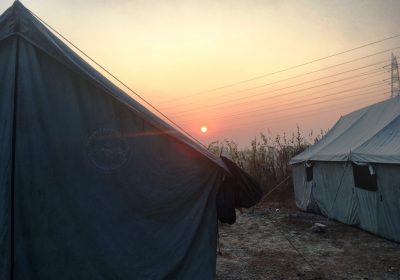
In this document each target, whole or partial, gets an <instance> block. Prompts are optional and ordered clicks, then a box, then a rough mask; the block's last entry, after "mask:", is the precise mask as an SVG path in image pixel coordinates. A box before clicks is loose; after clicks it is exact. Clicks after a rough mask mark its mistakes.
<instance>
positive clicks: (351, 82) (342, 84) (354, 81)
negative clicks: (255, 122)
mask: <svg viewBox="0 0 400 280" xmlns="http://www.w3.org/2000/svg"><path fill="white" fill-rule="evenodd" d="M385 72H387V71H385V70H382V72H379V71H376V73H374V74H372V75H369V76H367V77H365V78H362V79H356V80H351V81H350V82H347V83H341V84H339V85H337V86H333V87H329V88H327V89H324V91H330V90H333V89H337V88H341V87H344V86H347V85H352V84H354V83H358V82H361V81H364V80H367V79H371V77H374V76H378V75H381V74H383V73H385ZM381 82H382V81H381ZM375 83H376V82H374V83H372V84H375ZM357 89H359V88H357ZM302 91H303V90H299V91H298V92H302ZM304 91H308V89H305V90H304ZM316 94H319V92H316V91H313V92H311V93H308V94H303V95H301V96H299V97H295V98H294V99H293V98H292V99H291V100H296V99H300V98H301V99H303V98H304V97H305V96H312V95H316ZM272 97H273V98H271V99H274V98H277V97H280V96H272ZM267 100H268V98H263V99H261V100H250V101H244V102H241V103H239V104H230V105H228V106H224V109H228V108H237V107H242V106H243V105H246V104H252V103H254V102H255V101H257V102H258V101H267ZM282 103H283V104H282ZM285 103H286V101H277V102H275V103H273V104H274V105H285ZM269 104H271V103H269ZM256 108H257V107H256ZM210 110H215V109H213V108H208V109H204V110H202V112H205V111H210ZM186 115H187V114H182V115H180V116H177V117H176V118H178V119H179V118H182V117H184V116H186Z"/></svg>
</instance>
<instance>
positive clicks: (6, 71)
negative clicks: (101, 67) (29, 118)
mask: <svg viewBox="0 0 400 280" xmlns="http://www.w3.org/2000/svg"><path fill="white" fill-rule="evenodd" d="M15 58H16V40H15V38H8V39H6V40H4V41H3V42H0V61H1V66H0V84H1V85H0V279H10V275H9V273H10V269H9V266H10V259H11V258H10V252H11V248H10V237H11V232H10V231H11V228H10V224H11V219H10V218H11V217H10V208H11V203H10V202H11V200H10V198H11V192H10V190H11V188H10V184H11V173H10V170H11V168H12V167H11V162H12V160H11V157H12V130H13V111H12V110H10V106H12V104H13V101H14V100H13V97H14V94H13V93H14V84H15V82H14V81H15V79H14V77H15Z"/></svg>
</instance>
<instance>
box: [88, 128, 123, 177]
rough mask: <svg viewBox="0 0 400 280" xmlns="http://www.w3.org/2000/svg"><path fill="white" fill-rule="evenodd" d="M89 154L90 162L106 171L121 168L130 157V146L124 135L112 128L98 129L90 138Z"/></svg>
mask: <svg viewBox="0 0 400 280" xmlns="http://www.w3.org/2000/svg"><path fill="white" fill-rule="evenodd" d="M87 152H88V156H89V159H90V161H91V162H92V163H93V164H94V165H95V166H96V167H97V168H99V169H101V170H104V171H112V170H115V169H118V168H120V167H121V166H123V165H124V164H125V163H126V162H127V161H128V160H129V156H130V149H129V145H128V143H127V141H126V140H125V138H124V137H123V135H122V133H120V132H118V131H117V130H115V129H110V128H101V129H98V130H96V131H95V132H94V133H93V134H92V135H91V136H90V137H89V141H88V145H87Z"/></svg>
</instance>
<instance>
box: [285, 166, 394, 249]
mask: <svg viewBox="0 0 400 280" xmlns="http://www.w3.org/2000/svg"><path fill="white" fill-rule="evenodd" d="M313 164H314V165H313V180H312V181H309V182H307V180H306V171H305V164H304V163H298V164H294V165H293V166H292V168H293V183H294V191H295V196H296V204H297V206H298V207H299V208H300V209H302V210H305V211H312V212H321V213H322V214H323V215H325V216H327V217H330V218H333V219H336V220H338V221H340V222H343V223H346V224H349V225H355V226H358V227H360V228H362V229H364V230H366V231H369V232H371V233H374V234H378V235H381V236H383V237H385V238H388V239H391V240H394V241H398V242H399V241H400V184H399V182H400V166H399V165H392V164H373V167H374V169H375V171H376V174H377V181H378V188H377V191H376V192H374V191H368V190H365V189H361V188H357V187H355V185H354V176H353V169H352V164H351V162H320V161H315V162H313ZM316 206H317V207H316Z"/></svg>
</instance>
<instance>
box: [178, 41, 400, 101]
mask: <svg viewBox="0 0 400 280" xmlns="http://www.w3.org/2000/svg"><path fill="white" fill-rule="evenodd" d="M397 37H400V34H396V35H393V36H390V37H386V38H384V39H381V40H377V41H374V42H371V43H367V44H364V45H361V46H358V47H355V48H352V49H348V50H345V51H341V52H338V53H334V54H331V55H328V56H325V57H321V58H318V59H314V60H311V61H308V62H305V63H301V64H297V65H294V66H290V67H287V68H284V69H281V70H278V71H274V72H270V73H266V74H263V75H259V76H256V77H253V78H249V79H245V80H241V81H238V82H234V83H230V84H227V85H223V86H220V87H216V88H212V89H208V90H203V91H199V92H196V93H194V94H191V95H189V96H186V97H182V98H189V97H193V96H196V95H198V94H204V93H208V92H213V91H218V90H221V89H225V88H230V87H233V86H236V85H240V84H244V83H247V82H251V81H254V80H258V79H261V78H265V77H268V76H272V75H275V74H279V73H282V72H286V71H288V70H293V69H296V68H299V67H302V66H306V65H309V64H312V63H315V62H319V61H322V60H325V59H328V58H332V57H335V56H338V55H342V54H345V53H349V52H352V51H355V50H358V49H361V48H365V47H368V46H372V45H375V44H378V43H381V42H384V41H388V40H391V39H394V38H397Z"/></svg>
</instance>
